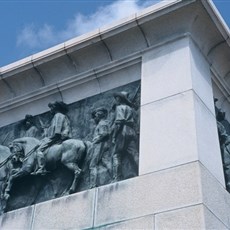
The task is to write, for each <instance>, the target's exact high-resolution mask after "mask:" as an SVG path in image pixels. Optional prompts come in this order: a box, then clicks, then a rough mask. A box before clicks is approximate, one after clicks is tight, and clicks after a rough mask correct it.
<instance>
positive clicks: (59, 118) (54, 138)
mask: <svg viewBox="0 0 230 230" xmlns="http://www.w3.org/2000/svg"><path fill="white" fill-rule="evenodd" d="M48 106H49V108H50V112H51V113H52V115H53V118H52V121H51V125H50V127H49V128H48V130H47V137H45V138H44V139H43V140H42V141H41V145H40V146H39V147H38V149H37V160H38V169H37V170H36V171H35V172H34V173H33V174H35V175H38V174H41V175H43V174H45V173H46V172H47V171H46V170H45V165H46V161H45V157H44V152H45V150H46V149H48V148H49V147H50V146H52V145H54V144H60V143H62V142H63V141H64V140H67V139H69V138H70V137H71V128H70V121H69V118H68V117H67V116H66V113H67V111H68V109H67V105H66V104H65V103H64V102H60V101H56V102H54V103H49V105H48Z"/></svg>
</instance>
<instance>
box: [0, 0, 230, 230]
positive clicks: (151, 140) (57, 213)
mask: <svg viewBox="0 0 230 230" xmlns="http://www.w3.org/2000/svg"><path fill="white" fill-rule="evenodd" d="M66 54H68V55H69V58H70V59H71V60H72V62H70V60H69V59H68V58H67V56H68V55H66ZM67 59H68V60H67ZM30 60H31V59H30ZM229 60H230V53H229V31H228V29H227V28H226V26H225V24H224V22H223V21H222V19H221V17H220V15H219V14H218V12H217V11H216V10H215V8H214V6H213V5H212V2H211V1H198V0H197V1H196V0H191V1H173V2H170V3H168V2H167V1H166V2H161V3H159V4H158V5H155V6H153V7H150V8H149V9H146V10H144V11H143V12H141V13H137V14H135V15H132V16H130V17H129V18H127V19H125V20H122V21H120V22H119V23H117V24H114V25H111V26H108V27H104V28H102V29H100V30H97V31H96V32H92V33H90V34H88V35H87V36H86V35H84V36H83V37H81V38H76V39H74V40H72V41H68V42H66V43H65V44H62V45H60V46H58V47H56V48H53V49H51V50H49V51H44V52H43V53H42V54H37V55H35V56H34V57H33V58H32V63H33V64H34V65H35V66H37V68H38V69H39V70H40V72H41V73H42V74H40V75H41V76H40V77H44V79H43V80H44V86H43V87H39V89H38V90H37V91H36V90H35V91H33V92H29V90H30V89H27V90H28V91H27V94H25V95H23V94H22V91H20V90H19V91H17V92H16V91H15V94H17V95H19V96H18V97H16V98H14V99H13V102H12V103H10V102H9V101H5V102H2V103H1V106H2V107H1V110H0V118H1V119H2V120H4V121H5V124H11V123H12V122H17V121H19V120H21V119H22V118H23V117H24V115H25V111H29V112H30V113H31V114H33V115H37V114H38V111H40V112H41V113H43V112H46V111H47V108H46V106H47V103H48V102H50V101H53V100H57V99H58V98H59V99H60V98H62V99H63V100H64V101H65V102H66V103H67V104H71V103H73V102H76V101H80V100H81V99H84V98H88V97H90V96H94V95H98V94H102V93H103V92H106V91H108V90H111V89H116V88H117V87H119V86H124V85H126V84H128V83H132V82H135V81H137V80H140V81H141V102H140V114H141V116H140V148H139V170H138V171H139V174H138V176H137V177H134V178H130V179H127V180H124V181H121V182H116V183H111V184H107V185H103V186H101V187H98V188H94V189H90V190H86V191H82V192H79V193H77V194H73V195H70V196H66V197H62V198H58V199H54V200H51V201H46V202H43V203H40V204H35V205H31V206H30V207H26V208H23V209H19V210H16V211H11V212H8V213H6V214H4V215H2V216H1V227H2V228H3V229H12V228H15V227H17V228H19V229H71V228H76V229H88V228H102V229H103V228H104V229H107V228H108V229H117V228H120V229H127V228H130V229H134V228H146V229H175V228H181V229H205V228H206V229H229V228H230V223H229V218H230V216H229V208H230V197H229V193H228V192H227V191H226V187H225V178H224V173H223V165H222V159H221V152H220V145H219V140H218V131H217V125H216V115H215V107H214V103H213V97H214V95H215V93H213V81H215V83H216V82H218V84H217V88H218V90H220V91H221V93H223V94H226V95H227V93H229V90H228V87H229V86H228V76H229V72H230V71H229ZM58 63H59V64H60V65H58ZM70 63H72V66H71V67H69V68H67V66H68V65H70ZM18 65H19V66H18V68H15V69H14V67H12V66H11V67H12V68H9V67H8V69H7V68H6V69H7V70H5V69H3V72H4V71H5V72H4V76H5V78H6V79H8V80H9V82H10V83H11V80H12V79H13V77H12V76H14V74H15V76H19V75H20V76H22V75H21V74H22V70H23V71H25V72H26V73H28V72H27V71H32V69H30V68H31V66H30V65H31V63H30V62H29V61H28V59H25V60H24V62H23V61H22V63H21V62H20V63H18ZM56 67H57V69H56ZM65 68H67V69H68V71H65ZM28 69H30V70H28ZM33 70H34V69H33ZM75 71H76V72H75ZM25 72H24V73H25ZM37 74H38V72H37ZM36 79H40V78H39V76H37V78H36ZM37 84H38V85H39V84H42V83H41V79H40V81H38V82H37ZM57 86H58V87H57ZM2 87H3V86H2ZM214 91H215V92H217V90H216V89H214ZM7 93H8V94H10V93H9V91H7ZM7 93H6V95H7ZM12 93H13V92H12V91H11V94H12ZM11 94H10V95H11ZM228 95H229V94H228ZM6 97H7V96H6ZM2 100H3V101H4V98H3V99H2ZM17 102H20V103H21V104H20V103H19V104H17V105H16V103H17ZM6 104H7V105H9V107H7V106H5V105H6ZM31 104H33V106H31ZM12 113H15V114H16V116H15V117H12V116H9V114H12ZM5 124H2V123H1V126H5Z"/></svg>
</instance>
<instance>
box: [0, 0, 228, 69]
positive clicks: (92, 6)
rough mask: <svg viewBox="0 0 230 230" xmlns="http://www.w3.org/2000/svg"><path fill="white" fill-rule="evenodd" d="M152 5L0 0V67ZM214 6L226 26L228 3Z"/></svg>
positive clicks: (146, 0)
mask: <svg viewBox="0 0 230 230" xmlns="http://www.w3.org/2000/svg"><path fill="white" fill-rule="evenodd" d="M169 1H170V0H169ZM207 1H208V0H207ZM156 2H159V0H17V1H15V0H0V9H1V14H0V28H1V31H2V32H1V36H0V66H4V65H7V64H9V63H11V62H14V61H17V60H19V59H21V58H24V57H27V56H29V55H32V54H33V53H37V52H39V51H42V50H44V49H47V48H49V47H51V46H54V45H56V44H59V43H61V42H64V41H65V40H68V39H70V38H73V37H75V36H77V35H80V34H83V33H86V32H88V31H91V30H94V29H95V28H98V27H100V26H102V25H104V24H107V23H110V22H112V21H114V20H118V19H119V18H123V17H126V16H127V15H129V14H132V13H134V12H136V11H138V10H141V9H143V8H145V7H147V6H149V5H152V4H154V3H156ZM214 3H215V5H216V7H217V8H218V10H219V11H220V12H221V15H222V16H223V17H224V19H225V21H226V22H227V24H228V25H230V13H229V12H230V0H214Z"/></svg>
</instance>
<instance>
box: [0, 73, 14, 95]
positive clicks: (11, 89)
mask: <svg viewBox="0 0 230 230" xmlns="http://www.w3.org/2000/svg"><path fill="white" fill-rule="evenodd" d="M0 78H1V79H2V81H3V82H4V83H5V85H6V86H7V88H8V89H9V90H10V92H11V93H12V94H13V96H14V97H16V93H15V91H14V90H13V88H12V87H11V85H10V84H9V83H8V82H7V80H6V79H4V78H3V76H2V74H0Z"/></svg>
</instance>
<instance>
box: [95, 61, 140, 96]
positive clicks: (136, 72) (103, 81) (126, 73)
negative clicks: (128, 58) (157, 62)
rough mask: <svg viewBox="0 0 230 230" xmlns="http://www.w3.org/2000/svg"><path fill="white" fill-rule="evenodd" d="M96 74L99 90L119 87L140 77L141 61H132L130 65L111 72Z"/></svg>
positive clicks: (103, 90)
mask: <svg viewBox="0 0 230 230" xmlns="http://www.w3.org/2000/svg"><path fill="white" fill-rule="evenodd" d="M97 76H98V81H99V84H100V90H101V92H105V91H107V90H110V89H113V88H115V87H119V86H121V85H125V84H128V83H131V82H133V81H136V80H139V79H140V78H141V63H140V62H139V63H134V64H133V65H131V66H126V67H125V68H121V69H119V70H117V71H115V72H111V73H109V74H107V75H103V76H100V74H98V75H97Z"/></svg>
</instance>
